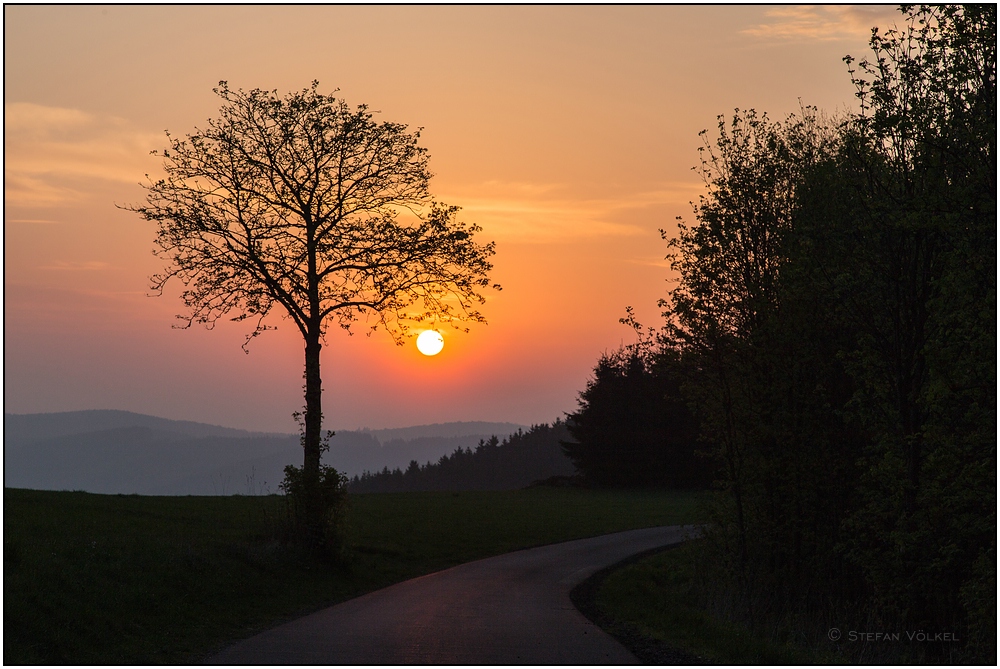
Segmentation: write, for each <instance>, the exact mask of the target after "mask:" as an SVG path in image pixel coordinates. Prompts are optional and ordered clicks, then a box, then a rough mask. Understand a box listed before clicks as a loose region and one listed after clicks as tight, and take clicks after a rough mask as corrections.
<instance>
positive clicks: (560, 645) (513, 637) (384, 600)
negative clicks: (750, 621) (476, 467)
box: [209, 526, 691, 664]
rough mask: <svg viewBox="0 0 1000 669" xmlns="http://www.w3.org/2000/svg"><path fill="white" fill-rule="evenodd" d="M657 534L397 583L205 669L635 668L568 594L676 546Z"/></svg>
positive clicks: (678, 535)
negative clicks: (371, 668) (408, 667)
mask: <svg viewBox="0 0 1000 669" xmlns="http://www.w3.org/2000/svg"><path fill="white" fill-rule="evenodd" d="M690 531H691V528H685V527H682V526H672V527H654V528H649V529H644V530H633V531H630V532H619V533H617V534H608V535H604V536H601V537H594V538H592V539H581V540H578V541H569V542H566V543H561V544H553V545H550V546H542V547H540V548H532V549H528V550H523V551H516V552H514V553H507V554H505V555H499V556H497V557H493V558H487V559H485V560H478V561H476V562H470V563H467V564H463V565H459V566H457V567H453V568H451V569H446V570H444V571H440V572H437V573H434V574H429V575H427V576H421V577H419V578H415V579H412V580H410V581H405V582H403V583H397V584H396V585H393V586H390V587H388V588H385V589H383V590H379V591H377V592H371V593H368V594H367V595H363V596H361V597H358V598H356V599H352V600H350V601H347V602H344V603H342V604H338V605H337V606H333V607H330V608H328V609H324V610H322V611H319V612H317V613H314V614H312V615H309V616H306V617H305V618H300V619H298V620H294V621H292V622H290V623H286V624H284V625H281V626H280V627H276V628H274V629H272V630H269V631H267V632H264V633H263V634H258V635H257V636H255V637H252V638H250V639H246V640H244V641H241V642H239V643H237V644H235V645H233V646H231V647H229V648H227V649H226V650H224V651H223V652H221V653H219V654H218V655H216V656H214V657H212V658H210V659H209V663H211V664H639V661H638V659H636V657H635V656H634V655H632V654H631V653H630V652H629V651H627V650H626V649H625V648H624V647H623V646H622V645H621V644H619V643H618V642H617V641H615V640H614V639H612V638H611V637H610V636H608V635H607V634H605V633H604V632H603V631H601V629H600V628H598V627H596V626H595V625H594V624H593V623H591V622H590V621H589V620H587V619H586V618H584V617H583V615H582V614H581V613H580V612H579V611H577V610H576V609H575V608H574V607H573V605H572V603H570V600H569V591H570V590H571V589H572V588H573V587H574V586H575V585H577V584H578V583H580V582H581V581H583V580H584V579H586V578H587V577H588V576H590V575H591V574H593V573H594V572H596V571H598V570H600V569H603V568H604V567H607V566H610V565H612V564H614V563H616V562H619V561H621V560H623V559H625V558H627V557H629V556H631V555H635V554H636V553H640V552H642V551H645V550H649V549H652V548H657V547H659V546H666V545H668V544H673V543H677V542H679V541H682V540H683V539H684V537H685V535H686V534H687V533H689V532H690Z"/></svg>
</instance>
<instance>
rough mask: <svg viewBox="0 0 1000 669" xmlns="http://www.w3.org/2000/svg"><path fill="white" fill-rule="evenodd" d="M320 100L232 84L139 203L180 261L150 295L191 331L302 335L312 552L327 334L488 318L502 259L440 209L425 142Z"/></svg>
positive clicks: (166, 255)
mask: <svg viewBox="0 0 1000 669" xmlns="http://www.w3.org/2000/svg"><path fill="white" fill-rule="evenodd" d="M317 89H318V82H313V84H312V86H311V87H310V88H308V89H304V90H302V91H299V92H294V93H290V94H288V95H286V96H284V97H280V96H279V95H278V94H277V92H276V91H263V90H259V89H254V90H251V91H249V92H244V91H243V90H237V91H233V90H231V89H230V88H229V87H228V85H227V84H226V82H220V84H219V87H218V88H216V89H214V91H215V93H216V94H217V95H218V96H219V97H220V98H221V99H222V102H223V105H222V107H221V109H220V111H219V116H218V118H216V119H213V120H210V121H209V122H208V127H207V128H206V129H204V130H196V131H195V132H194V133H193V134H189V135H187V136H186V138H184V139H176V138H174V137H171V136H170V135H169V133H168V138H169V140H170V146H169V148H167V149H165V150H164V151H163V152H162V153H160V154H159V155H161V156H162V157H163V168H164V171H165V173H166V176H165V177H164V178H162V179H157V180H151V181H150V182H149V183H148V184H147V185H146V186H145V187H146V190H147V202H146V204H144V205H139V206H131V207H128V208H129V209H130V210H131V211H135V212H136V213H138V214H140V215H141V216H142V217H143V218H145V219H146V220H149V221H155V222H156V223H157V226H158V227H157V237H156V246H157V250H156V253H157V255H158V256H159V257H161V258H163V259H165V260H166V261H167V263H168V265H167V268H166V270H165V271H164V272H163V273H162V274H159V275H156V276H154V277H153V278H152V284H153V288H154V289H155V290H157V291H162V290H163V288H164V286H165V285H166V284H168V283H169V282H170V281H172V280H175V279H176V280H178V281H179V282H180V283H181V284H182V285H183V288H184V290H183V292H182V298H183V300H184V304H185V306H186V307H187V313H186V314H185V315H184V316H181V317H180V318H181V319H182V320H183V322H184V325H183V327H189V326H191V325H192V324H194V323H200V324H204V325H206V326H207V327H209V328H211V327H213V326H214V324H215V323H216V322H217V321H218V319H220V318H227V317H228V318H231V319H232V320H234V321H242V320H244V319H252V320H254V321H255V323H256V325H255V328H254V330H253V332H252V333H251V334H250V335H249V336H248V337H247V342H249V341H250V340H251V339H252V338H253V337H255V336H257V335H259V334H260V333H261V332H262V331H264V330H266V329H267V327H268V326H266V325H265V324H264V318H265V316H266V315H267V314H268V313H270V311H271V309H272V307H274V306H275V305H276V304H277V305H280V307H281V309H282V311H283V312H284V313H283V315H284V316H286V317H287V318H289V319H291V321H292V322H293V323H294V324H295V326H296V327H297V328H298V330H299V332H300V333H301V334H302V337H303V339H304V342H305V411H304V416H303V423H304V426H303V439H302V444H303V451H304V462H303V471H302V481H301V486H300V488H301V489H302V491H303V495H304V496H305V502H304V505H303V509H304V513H305V514H306V517H307V518H308V522H307V523H306V524H307V527H308V528H309V535H310V540H311V541H313V542H317V541H319V537H320V536H321V525H322V517H323V501H322V500H323V496H322V493H321V486H320V475H321V472H320V456H321V453H322V451H323V450H324V448H325V447H326V444H325V442H324V440H323V438H322V434H321V429H322V428H321V423H322V401H321V392H322V387H321V377H320V350H321V347H322V343H323V342H324V341H325V335H326V333H327V328H328V326H329V324H330V323H331V322H336V323H337V324H338V325H340V326H341V327H342V328H344V329H347V330H350V328H351V326H352V325H354V324H355V323H356V322H357V321H358V320H359V319H362V318H363V319H365V321H366V323H368V324H370V327H371V328H372V329H375V328H378V327H383V328H384V329H386V330H387V331H388V332H390V333H391V334H392V335H393V337H394V338H395V339H396V340H397V343H401V341H402V337H403V335H405V333H406V332H407V327H408V325H407V323H408V322H420V321H431V322H434V323H451V324H456V323H459V322H461V321H474V322H475V321H480V322H481V321H483V320H484V318H483V316H482V315H481V314H480V313H479V311H477V310H476V308H475V307H476V305H478V304H481V303H483V301H484V298H483V296H482V294H481V293H480V290H481V289H482V288H485V287H488V286H489V281H488V278H487V275H488V273H489V271H490V270H491V269H492V265H491V264H490V262H489V258H490V256H492V255H493V253H494V247H493V244H492V243H488V244H485V245H482V244H478V243H476V241H475V240H474V235H475V233H477V232H479V231H480V229H479V228H478V227H477V226H475V225H468V224H464V223H461V222H460V221H458V220H457V218H456V214H457V211H458V209H457V208H456V207H449V206H445V205H442V204H439V203H436V202H434V201H433V200H432V199H431V196H430V194H429V190H428V182H429V180H430V177H431V173H430V172H429V171H428V167H427V163H428V155H427V151H426V149H424V148H423V147H421V146H420V145H419V144H418V139H419V136H420V133H419V132H410V131H408V130H407V127H406V126H405V125H402V124H398V123H390V122H387V121H382V122H378V121H376V120H375V118H374V116H373V113H372V112H370V111H369V110H368V108H367V107H365V106H364V105H361V106H359V107H357V108H356V109H351V108H350V107H348V105H347V104H346V103H345V102H344V101H342V100H339V99H337V98H335V97H333V96H330V95H324V94H322V93H320V92H319V91H318V90H317ZM401 212H402V213H401ZM404 214H405V215H404ZM495 287H496V286H495ZM456 327H457V325H456Z"/></svg>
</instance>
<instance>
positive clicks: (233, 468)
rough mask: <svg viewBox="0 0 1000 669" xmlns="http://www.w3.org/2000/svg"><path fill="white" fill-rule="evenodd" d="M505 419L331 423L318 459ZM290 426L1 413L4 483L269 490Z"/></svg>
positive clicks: (372, 463) (386, 453) (453, 443)
mask: <svg viewBox="0 0 1000 669" xmlns="http://www.w3.org/2000/svg"><path fill="white" fill-rule="evenodd" d="M520 428H521V426H519V425H514V424H511V423H482V422H468V423H442V424H438V425H421V426H415V427H410V428H399V429H391V430H364V431H343V432H338V433H337V435H336V436H335V437H334V438H333V439H332V440H331V448H330V451H329V452H328V453H326V454H325V455H324V462H325V463H326V464H330V465H333V466H334V467H336V468H337V469H339V470H341V471H345V472H346V473H347V474H348V475H355V474H359V473H361V472H363V471H365V470H378V469H381V468H383V467H386V466H388V467H399V466H403V465H405V464H406V463H408V462H409V461H410V460H412V459H418V460H435V459H437V458H439V457H441V455H444V454H446V453H449V452H451V451H453V450H455V449H456V448H466V447H469V446H474V445H475V444H477V443H478V442H479V440H480V439H484V438H486V439H488V438H489V437H490V435H492V434H498V435H503V436H506V435H507V434H510V433H512V432H514V431H516V430H517V429H520ZM301 461H302V450H301V446H300V444H299V436H298V435H295V434H276V433H262V432H249V431H246V430H237V429H234V428H227V427H220V426H218V425H209V424H205V423H195V422H191V421H177V420H169V419H166V418H159V417H156V416H148V415H144V414H137V413H132V412H129V411H113V410H108V411H72V412H65V413H44V414H7V413H5V414H4V485H5V486H6V487H14V488H35V489H41V490H85V491H87V492H97V493H125V494H128V493H138V494H145V495H226V494H266V493H268V492H277V491H278V484H279V483H280V482H281V480H282V478H283V470H284V467H285V465H288V464H296V465H299V464H301Z"/></svg>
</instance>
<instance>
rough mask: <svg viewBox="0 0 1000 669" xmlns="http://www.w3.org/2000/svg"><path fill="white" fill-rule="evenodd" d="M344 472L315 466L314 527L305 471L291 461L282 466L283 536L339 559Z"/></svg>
mask: <svg viewBox="0 0 1000 669" xmlns="http://www.w3.org/2000/svg"><path fill="white" fill-rule="evenodd" d="M346 485H347V476H346V475H345V474H342V473H341V472H338V471H337V470H336V469H334V468H333V467H330V466H327V465H321V466H320V468H319V495H318V502H319V506H320V513H319V514H318V518H319V519H320V522H319V526H318V527H314V526H313V523H312V516H311V515H310V513H309V499H308V495H307V489H306V483H305V475H304V472H303V469H301V468H299V467H296V466H295V465H288V466H287V467H285V480H284V481H282V483H281V485H280V486H279V487H280V488H281V491H282V492H283V493H284V494H285V499H286V501H287V503H288V522H287V525H286V532H285V539H286V540H288V541H304V542H306V543H308V544H310V547H311V548H315V549H318V550H319V552H321V553H322V554H324V555H326V556H327V557H330V558H333V559H341V558H343V557H344V552H345V549H346V546H347V543H346V533H347V507H348V497H347V489H346Z"/></svg>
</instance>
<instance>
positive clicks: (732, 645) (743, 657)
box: [591, 544, 842, 665]
mask: <svg viewBox="0 0 1000 669" xmlns="http://www.w3.org/2000/svg"><path fill="white" fill-rule="evenodd" d="M698 554H699V553H698V546H697V545H695V544H687V545H684V546H681V547H679V548H676V549H673V550H669V551H664V552H660V553H656V554H654V555H651V556H648V557H645V558H642V559H640V560H637V561H635V562H633V563H630V564H627V565H626V566H624V567H621V568H618V569H613V570H611V571H610V572H609V573H607V575H605V576H604V577H603V578H601V579H600V580H599V581H598V582H597V583H596V585H595V587H594V588H593V592H592V595H591V597H592V602H591V605H592V607H593V610H594V611H595V612H596V614H597V616H596V618H597V622H598V623H599V624H601V626H602V627H604V628H605V629H607V630H608V631H609V632H611V633H612V634H614V635H615V636H616V637H618V638H619V639H620V640H621V641H622V642H623V643H625V645H626V646H629V647H630V649H632V650H633V652H635V653H636V655H637V656H638V657H640V658H641V659H644V660H645V661H649V662H653V663H660V662H657V661H656V659H657V658H658V657H659V658H664V657H665V658H670V657H678V658H681V659H682V660H683V662H682V663H685V664H692V663H699V664H700V663H704V664H728V665H768V664H771V665H787V664H831V663H837V662H838V661H842V660H838V658H837V657H836V656H832V655H829V654H824V653H821V652H820V651H817V650H816V649H810V648H802V647H797V646H791V645H786V644H777V643H772V642H769V641H768V640H766V639H763V638H761V637H760V635H757V634H754V633H752V632H751V631H750V630H748V629H746V628H744V627H742V626H740V625H735V624H732V623H730V622H727V621H724V620H721V619H719V618H717V617H715V616H713V615H711V614H710V613H709V612H708V611H706V610H705V609H704V608H702V606H701V605H700V600H699V598H698V596H697V593H696V592H695V588H696V587H697V586H696V579H695V578H694V571H693V569H694V564H693V561H694V560H696V559H697V558H698Z"/></svg>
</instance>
